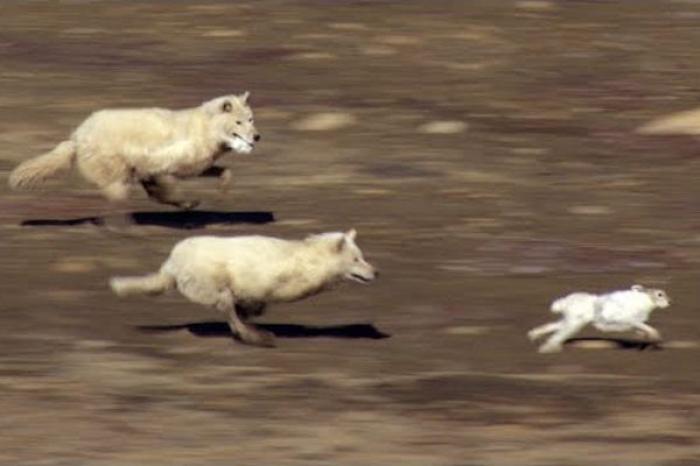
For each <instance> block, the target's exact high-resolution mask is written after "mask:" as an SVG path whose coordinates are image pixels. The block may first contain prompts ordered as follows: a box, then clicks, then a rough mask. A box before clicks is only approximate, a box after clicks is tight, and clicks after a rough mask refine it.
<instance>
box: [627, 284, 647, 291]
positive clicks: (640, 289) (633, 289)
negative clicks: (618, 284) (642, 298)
mask: <svg viewBox="0 0 700 466" xmlns="http://www.w3.org/2000/svg"><path fill="white" fill-rule="evenodd" d="M630 289H631V290H632V291H644V287H643V286H642V285H632V288H630Z"/></svg>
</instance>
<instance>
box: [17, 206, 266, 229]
mask: <svg viewBox="0 0 700 466" xmlns="http://www.w3.org/2000/svg"><path fill="white" fill-rule="evenodd" d="M115 221H116V223H123V224H130V225H148V226H159V227H166V228H177V229H182V230H193V229H197V228H204V227H206V226H208V225H235V224H239V223H254V224H263V223H270V222H274V221H275V216H274V214H273V213H272V212H267V211H250V212H225V211H216V210H177V211H144V212H131V213H128V214H125V215H123V216H117V215H115V216H96V217H79V218H71V219H30V220H24V221H22V223H21V225H22V226H76V225H95V226H105V225H109V224H110V223H113V222H115Z"/></svg>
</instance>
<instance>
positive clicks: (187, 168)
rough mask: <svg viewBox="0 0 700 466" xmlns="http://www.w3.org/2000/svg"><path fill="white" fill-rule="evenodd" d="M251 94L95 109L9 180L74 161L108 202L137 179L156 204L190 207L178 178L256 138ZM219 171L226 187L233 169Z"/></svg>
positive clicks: (20, 181) (30, 179)
mask: <svg viewBox="0 0 700 466" xmlns="http://www.w3.org/2000/svg"><path fill="white" fill-rule="evenodd" d="M248 97H249V93H248V92H245V93H243V94H241V95H227V96H222V97H217V98H215V99H212V100H210V101H208V102H204V103H203V104H201V105H200V106H198V107H194V108H189V109H184V110H169V109H165V108H134V109H105V110H100V111H98V112H95V113H93V114H92V115H90V116H89V117H88V118H87V119H86V120H85V121H83V123H82V124H81V125H80V126H78V128H77V129H76V130H75V131H74V132H73V134H72V135H71V137H70V138H69V139H68V140H66V141H63V142H61V143H60V144H59V145H58V146H56V148H54V149H53V150H52V151H50V152H48V153H46V154H44V155H41V156H39V157H35V158H33V159H30V160H27V161H25V162H23V163H21V164H20V165H19V166H18V167H17V168H15V170H14V171H13V172H12V173H11V174H10V179H9V184H10V186H11V187H12V188H28V187H32V186H35V185H37V184H39V183H42V182H44V181H45V180H46V179H47V178H50V177H52V176H53V175H55V174H57V173H58V172H61V171H64V170H66V169H68V168H70V167H71V166H72V165H73V164H75V165H77V167H78V170H79V171H80V173H81V174H82V175H83V177H84V178H85V179H87V180H88V181H90V182H92V183H93V184H95V185H97V186H98V187H99V188H100V190H101V191H102V193H103V194H104V195H105V197H107V198H108V199H110V200H123V199H126V197H127V196H128V192H129V186H130V185H131V183H132V182H133V181H137V182H140V183H141V184H142V186H143V187H144V189H145V190H146V192H147V193H148V196H149V197H150V198H152V199H154V200H156V201H158V202H161V203H164V204H170V205H174V206H177V207H181V208H193V207H195V206H196V205H197V204H198V202H197V201H187V200H183V199H180V198H179V195H178V194H177V192H176V190H175V186H174V182H175V180H176V178H178V177H188V176H196V175H200V174H202V173H203V172H204V171H205V170H207V169H209V168H211V167H212V166H213V164H214V162H215V160H216V159H217V158H219V157H220V156H221V155H222V154H223V153H224V152H226V151H228V150H231V149H233V150H235V151H236V152H239V153H249V152H250V151H252V150H253V148H254V146H255V143H256V142H257V141H258V140H260V134H258V132H257V130H256V129H255V125H254V123H253V112H252V110H251V109H250V106H249V105H248ZM216 168H218V167H216ZM219 172H220V173H219V175H220V178H221V182H222V186H223V187H225V186H226V185H227V184H228V182H229V180H230V178H231V173H230V172H229V171H228V169H226V170H224V169H220V170H219Z"/></svg>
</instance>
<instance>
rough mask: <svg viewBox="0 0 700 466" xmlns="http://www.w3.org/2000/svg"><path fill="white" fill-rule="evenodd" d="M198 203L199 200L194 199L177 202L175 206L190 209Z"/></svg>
mask: <svg viewBox="0 0 700 466" xmlns="http://www.w3.org/2000/svg"><path fill="white" fill-rule="evenodd" d="M199 203H200V201H199V200H197V199H195V200H192V201H182V202H178V203H177V206H178V207H179V208H181V209H184V210H192V209H195V208H196V207H197V206H198V205H199Z"/></svg>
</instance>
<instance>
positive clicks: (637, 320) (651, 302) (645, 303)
mask: <svg viewBox="0 0 700 466" xmlns="http://www.w3.org/2000/svg"><path fill="white" fill-rule="evenodd" d="M669 305H670V300H669V298H668V296H667V295H666V292H664V291H663V290H660V289H656V288H644V287H643V286H642V285H633V286H632V287H631V288H630V289H628V290H621V291H613V292H611V293H605V294H600V295H596V294H592V293H572V294H570V295H567V296H565V297H563V298H560V299H557V300H556V301H554V302H553V303H552V307H551V311H552V312H553V313H555V314H561V315H562V318H561V320H558V321H556V322H550V323H548V324H544V325H540V326H539V327H535V328H533V329H532V330H530V331H529V332H528V337H529V338H530V339H531V340H536V339H538V338H540V337H542V336H544V335H546V334H548V333H552V335H551V336H550V337H549V338H548V339H547V341H546V342H545V343H544V344H542V346H540V348H539V351H540V353H553V352H557V351H561V348H562V345H563V343H564V342H565V341H566V340H567V339H568V338H570V337H571V336H573V335H574V334H575V333H577V332H578V331H579V330H581V329H582V328H583V327H585V326H586V325H588V324H593V326H594V327H595V328H597V329H598V330H601V331H603V332H624V331H629V330H634V331H637V332H639V333H641V334H643V335H645V336H646V337H647V338H649V339H650V340H652V341H660V340H661V335H659V332H658V331H657V330H656V329H654V328H653V327H652V326H650V325H648V324H647V323H646V321H647V320H648V319H649V316H650V314H651V311H653V310H654V309H656V308H666V307H668V306H669Z"/></svg>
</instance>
